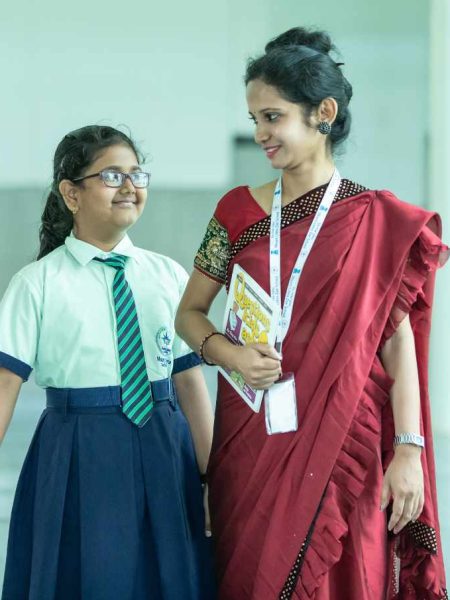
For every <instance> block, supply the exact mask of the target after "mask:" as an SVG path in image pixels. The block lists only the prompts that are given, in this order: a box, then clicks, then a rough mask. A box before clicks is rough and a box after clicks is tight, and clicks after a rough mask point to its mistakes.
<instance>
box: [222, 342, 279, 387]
mask: <svg viewBox="0 0 450 600" xmlns="http://www.w3.org/2000/svg"><path fill="white" fill-rule="evenodd" d="M233 370H235V371H238V372H239V373H240V374H241V375H242V376H243V378H244V379H245V382H246V383H247V384H248V385H249V386H251V387H252V388H255V389H257V390H266V389H267V388H269V387H270V386H271V385H272V384H273V383H274V382H275V381H277V379H279V378H280V376H281V356H280V355H279V354H278V352H277V351H276V350H275V348H273V346H269V344H247V345H246V346H236V348H235V359H234V365H233Z"/></svg>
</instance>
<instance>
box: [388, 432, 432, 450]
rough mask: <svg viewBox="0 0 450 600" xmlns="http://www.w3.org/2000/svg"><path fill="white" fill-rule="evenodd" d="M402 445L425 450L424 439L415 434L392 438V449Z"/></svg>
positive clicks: (403, 434) (401, 434) (402, 434)
mask: <svg viewBox="0 0 450 600" xmlns="http://www.w3.org/2000/svg"><path fill="white" fill-rule="evenodd" d="M402 444H412V445H413V446H419V447H420V448H425V438H424V437H423V435H418V434H417V433H399V434H398V435H395V436H394V448H395V447H396V446H401V445H402Z"/></svg>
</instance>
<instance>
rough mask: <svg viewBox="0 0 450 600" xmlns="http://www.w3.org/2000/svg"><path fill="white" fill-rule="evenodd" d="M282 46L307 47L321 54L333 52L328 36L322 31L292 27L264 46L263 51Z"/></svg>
mask: <svg viewBox="0 0 450 600" xmlns="http://www.w3.org/2000/svg"><path fill="white" fill-rule="evenodd" d="M283 46H308V48H311V49H313V50H317V52H320V53H322V54H328V53H329V52H330V51H331V50H334V46H333V44H332V42H331V39H330V36H329V35H328V33H325V32H324V31H312V30H309V29H305V28H304V27H293V28H292V29H289V30H288V31H285V32H284V33H282V34H281V35H279V36H278V37H276V38H274V39H273V40H271V41H270V42H269V43H268V44H266V47H265V51H266V53H267V52H270V51H271V50H274V49H276V48H282V47H283Z"/></svg>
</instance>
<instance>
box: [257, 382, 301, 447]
mask: <svg viewBox="0 0 450 600" xmlns="http://www.w3.org/2000/svg"><path fill="white" fill-rule="evenodd" d="M264 402H265V408H266V429H267V433H268V434H269V435H273V434H274V433H287V432H289V431H296V430H297V428H298V417H297V398H296V395H295V379H294V375H293V373H285V374H284V375H283V377H282V378H281V379H280V380H279V381H277V382H276V383H274V384H273V386H272V387H271V388H269V389H268V390H267V391H266V393H265V394H264Z"/></svg>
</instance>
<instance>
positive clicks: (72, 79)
mask: <svg viewBox="0 0 450 600" xmlns="http://www.w3.org/2000/svg"><path fill="white" fill-rule="evenodd" d="M226 14H227V12H226V3H225V2H218V3H217V4H216V3H212V2H209V1H208V0H195V2H193V3H191V2H178V3H176V4H174V3H172V2H158V3H156V2H151V1H148V0H147V1H144V0H136V1H135V2H133V3H132V4H131V5H126V4H121V5H120V4H119V5H114V4H111V3H109V2H106V1H105V0H101V1H99V2H88V1H87V0H79V1H78V2H75V3H60V2H57V1H56V0H43V1H42V2H39V3H38V2H29V1H28V2H25V1H24V0H19V1H18V2H11V3H3V4H2V15H1V19H0V57H1V58H0V60H1V63H0V66H1V70H0V73H1V77H2V86H1V87H2V91H1V95H0V102H1V111H0V131H1V141H0V183H1V184H2V185H4V186H5V185H9V186H13V185H22V186H25V185H33V184H41V183H42V182H43V181H46V178H48V177H49V176H50V164H51V157H52V155H53V152H54V148H55V146H56V144H57V143H58V142H59V140H60V139H61V137H62V136H63V135H64V134H65V133H67V132H68V131H69V130H71V129H73V128H76V127H79V126H82V125H86V124H88V123H98V122H102V123H107V124H111V125H117V124H120V123H125V124H127V125H128V126H129V127H130V128H131V131H132V132H133V133H134V135H135V136H136V138H137V140H138V141H139V140H143V141H144V144H143V146H144V147H145V149H146V150H147V151H148V152H150V153H151V155H152V156H153V160H152V161H151V165H150V168H151V170H152V171H153V172H154V183H155V184H156V185H161V184H170V185H172V186H174V185H175V186H177V187H195V186H200V187H205V186H206V187H208V186H211V185H213V184H214V185H215V184H217V182H221V181H225V180H226V179H227V178H228V175H229V147H228V146H229V126H228V123H227V116H228V107H227V102H226V101H225V98H226V97H227V94H228V91H227V69H226V64H227V50H228V30H227V27H226V24H227V18H226ZM224 25H225V26H224Z"/></svg>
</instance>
